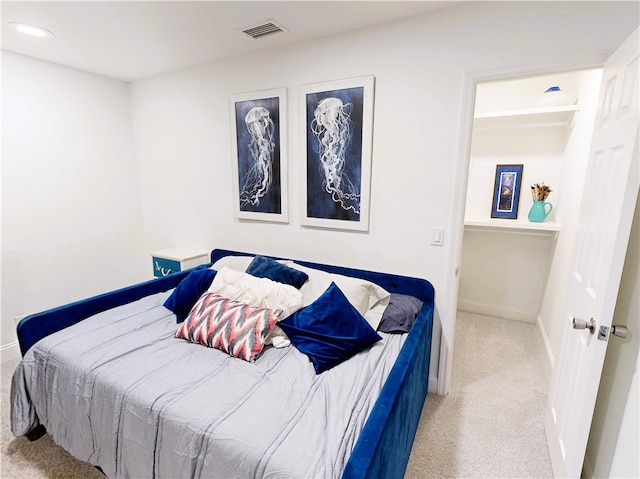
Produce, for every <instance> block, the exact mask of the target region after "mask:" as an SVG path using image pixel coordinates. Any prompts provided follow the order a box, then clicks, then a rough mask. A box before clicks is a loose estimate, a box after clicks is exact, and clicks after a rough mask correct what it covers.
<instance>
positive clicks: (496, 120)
mask: <svg viewBox="0 0 640 479" xmlns="http://www.w3.org/2000/svg"><path fill="white" fill-rule="evenodd" d="M578 110H579V108H578V106H577V105H568V106H554V107H542V108H525V109H520V110H508V111H493V112H487V113H477V114H476V115H475V116H474V120H475V123H476V126H482V127H485V126H494V127H496V126H498V127H500V126H509V127H514V126H570V125H571V124H572V123H573V119H574V117H575V113H576V112H577V111H578Z"/></svg>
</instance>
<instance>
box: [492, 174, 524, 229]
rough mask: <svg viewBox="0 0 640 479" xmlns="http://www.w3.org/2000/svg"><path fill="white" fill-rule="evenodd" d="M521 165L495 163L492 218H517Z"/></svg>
mask: <svg viewBox="0 0 640 479" xmlns="http://www.w3.org/2000/svg"><path fill="white" fill-rule="evenodd" d="M523 167H524V166H523V165H496V178H495V182H494V185H493V205H492V207H491V217H492V218H506V219H512V220H514V219H516V218H518V204H519V203H520V201H519V200H520V184H521V183H522V170H523Z"/></svg>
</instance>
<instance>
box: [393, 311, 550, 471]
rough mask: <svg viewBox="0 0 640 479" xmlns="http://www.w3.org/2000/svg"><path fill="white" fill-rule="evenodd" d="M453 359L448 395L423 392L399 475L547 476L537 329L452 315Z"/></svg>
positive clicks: (544, 370)
mask: <svg viewBox="0 0 640 479" xmlns="http://www.w3.org/2000/svg"><path fill="white" fill-rule="evenodd" d="M453 362H454V364H453V370H452V387H451V392H450V394H449V395H448V396H446V397H441V396H435V395H429V396H427V400H426V401H425V406H424V409H423V411H422V418H421V420H420V425H419V426H418V431H417V433H416V439H415V442H414V445H413V450H412V454H411V458H410V460H409V465H408V466H407V472H406V476H405V477H406V478H410V479H419V478H448V477H465V478H471V477H480V478H534V477H553V471H552V469H551V460H550V458H549V452H548V448H547V441H546V436H545V432H544V412H545V407H546V404H547V394H548V389H549V380H550V376H551V368H550V365H549V361H548V359H547V356H546V352H545V349H544V344H543V341H542V336H541V334H540V331H539V330H538V328H537V327H536V326H535V325H533V324H529V323H520V322H516V321H509V320H504V319H498V318H490V317H487V316H480V315H476V314H471V313H464V312H459V313H458V321H457V325H456V338H455V345H454V358H453Z"/></svg>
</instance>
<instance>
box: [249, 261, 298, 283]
mask: <svg viewBox="0 0 640 479" xmlns="http://www.w3.org/2000/svg"><path fill="white" fill-rule="evenodd" d="M246 272H247V273H249V274H250V275H252V276H256V277H258V278H268V279H271V280H273V281H277V282H278V283H284V284H288V285H291V286H294V287H295V288H297V289H300V288H301V287H302V285H303V284H304V283H306V281H307V280H308V279H309V275H307V273H303V272H302V271H298V270H297V269H294V268H290V267H289V266H286V265H284V264H281V263H278V262H277V261H276V260H274V259H271V258H267V257H265V256H256V257H255V258H253V261H251V264H249V266H248V267H247V271H246Z"/></svg>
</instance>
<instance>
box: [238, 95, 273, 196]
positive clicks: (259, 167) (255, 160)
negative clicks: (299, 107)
mask: <svg viewBox="0 0 640 479" xmlns="http://www.w3.org/2000/svg"><path fill="white" fill-rule="evenodd" d="M244 121H245V125H246V128H247V131H248V132H249V136H250V142H249V145H248V149H249V153H250V155H251V164H250V167H249V169H248V171H247V172H246V174H245V175H244V177H243V178H242V180H241V183H240V185H241V190H240V206H241V207H242V206H245V205H253V206H256V205H259V204H260V202H261V200H262V198H263V197H264V196H265V195H266V194H267V193H268V192H269V188H270V187H271V183H272V166H273V156H274V155H273V154H274V148H275V142H274V131H275V125H274V123H273V120H272V119H271V116H270V114H269V110H268V109H266V108H265V107H262V106H255V107H253V108H251V110H249V112H248V113H247V114H246V115H245V118H244Z"/></svg>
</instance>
